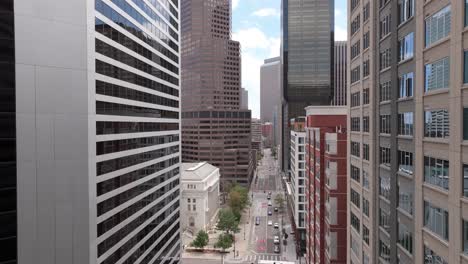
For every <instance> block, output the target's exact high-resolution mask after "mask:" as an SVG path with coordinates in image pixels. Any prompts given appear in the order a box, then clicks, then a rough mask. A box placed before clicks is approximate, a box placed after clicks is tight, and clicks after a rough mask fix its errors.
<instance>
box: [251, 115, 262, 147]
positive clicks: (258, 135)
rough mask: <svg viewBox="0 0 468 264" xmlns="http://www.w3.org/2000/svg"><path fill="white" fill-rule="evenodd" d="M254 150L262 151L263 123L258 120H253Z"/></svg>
mask: <svg viewBox="0 0 468 264" xmlns="http://www.w3.org/2000/svg"><path fill="white" fill-rule="evenodd" d="M252 149H255V150H257V151H261V150H262V122H260V119H257V118H252Z"/></svg>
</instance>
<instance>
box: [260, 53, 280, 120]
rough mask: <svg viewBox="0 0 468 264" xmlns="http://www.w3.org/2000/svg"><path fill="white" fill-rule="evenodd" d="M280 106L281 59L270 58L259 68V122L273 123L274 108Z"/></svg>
mask: <svg viewBox="0 0 468 264" xmlns="http://www.w3.org/2000/svg"><path fill="white" fill-rule="evenodd" d="M280 105H281V58H280V57H276V58H270V59H266V60H265V61H264V62H263V65H262V66H261V67H260V120H261V121H262V123H266V122H273V118H274V117H273V113H274V111H275V107H277V106H278V107H279V106H280Z"/></svg>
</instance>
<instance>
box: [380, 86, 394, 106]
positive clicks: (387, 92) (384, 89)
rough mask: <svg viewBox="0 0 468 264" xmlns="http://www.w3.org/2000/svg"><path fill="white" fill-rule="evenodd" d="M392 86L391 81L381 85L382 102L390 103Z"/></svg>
mask: <svg viewBox="0 0 468 264" xmlns="http://www.w3.org/2000/svg"><path fill="white" fill-rule="evenodd" d="M391 86H392V83H391V82H390V81H388V82H384V83H381V84H380V102H384V101H389V100H390V98H391Z"/></svg>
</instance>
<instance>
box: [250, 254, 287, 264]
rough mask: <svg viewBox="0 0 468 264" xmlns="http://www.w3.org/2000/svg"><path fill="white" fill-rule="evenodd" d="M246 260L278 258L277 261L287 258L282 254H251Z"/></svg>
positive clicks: (252, 261)
mask: <svg viewBox="0 0 468 264" xmlns="http://www.w3.org/2000/svg"><path fill="white" fill-rule="evenodd" d="M244 260H245V261H246V262H251V263H256V262H257V261H259V260H276V261H279V260H282V261H285V260H286V258H285V257H283V256H280V255H249V256H245V257H244Z"/></svg>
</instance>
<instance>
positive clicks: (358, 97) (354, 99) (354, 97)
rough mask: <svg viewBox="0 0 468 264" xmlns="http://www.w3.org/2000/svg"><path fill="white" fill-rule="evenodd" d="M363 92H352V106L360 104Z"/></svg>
mask: <svg viewBox="0 0 468 264" xmlns="http://www.w3.org/2000/svg"><path fill="white" fill-rule="evenodd" d="M360 101H361V93H360V92H355V93H352V94H351V107H356V106H359V105H360V104H361V103H360Z"/></svg>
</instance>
